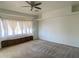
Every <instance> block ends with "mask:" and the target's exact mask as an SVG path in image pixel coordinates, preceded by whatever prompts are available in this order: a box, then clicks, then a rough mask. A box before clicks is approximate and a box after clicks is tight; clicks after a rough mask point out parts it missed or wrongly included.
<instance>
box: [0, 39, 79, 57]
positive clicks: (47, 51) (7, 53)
mask: <svg viewBox="0 0 79 59" xmlns="http://www.w3.org/2000/svg"><path fill="white" fill-rule="evenodd" d="M0 57H1V58H2V57H4V58H32V57H34V58H51V57H52V58H68V57H72V58H73V57H79V48H75V47H71V46H66V45H63V44H57V43H51V42H47V41H43V40H34V41H30V42H25V43H22V44H19V45H15V46H11V47H7V48H3V49H0Z"/></svg>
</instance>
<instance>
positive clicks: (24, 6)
mask: <svg viewBox="0 0 79 59" xmlns="http://www.w3.org/2000/svg"><path fill="white" fill-rule="evenodd" d="M21 7H31V6H21Z"/></svg>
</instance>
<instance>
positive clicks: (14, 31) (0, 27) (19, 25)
mask: <svg viewBox="0 0 79 59" xmlns="http://www.w3.org/2000/svg"><path fill="white" fill-rule="evenodd" d="M18 34H33V29H32V21H26V20H9V19H2V18H0V37H5V36H10V35H18Z"/></svg>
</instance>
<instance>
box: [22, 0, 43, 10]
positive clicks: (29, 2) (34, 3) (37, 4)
mask: <svg viewBox="0 0 79 59" xmlns="http://www.w3.org/2000/svg"><path fill="white" fill-rule="evenodd" d="M25 2H26V3H28V4H29V5H30V6H22V7H31V11H32V10H33V9H34V8H36V9H40V10H41V8H40V7H37V6H39V5H41V4H42V3H41V2H39V3H36V1H25Z"/></svg>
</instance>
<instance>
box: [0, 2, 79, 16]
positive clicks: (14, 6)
mask: <svg viewBox="0 0 79 59" xmlns="http://www.w3.org/2000/svg"><path fill="white" fill-rule="evenodd" d="M74 4H79V1H76V2H75V1H74V2H72V1H50V2H49V1H42V5H40V6H39V7H41V8H42V10H41V11H40V10H39V12H35V11H34V10H35V9H34V10H33V11H30V7H21V6H26V5H27V6H28V4H27V3H26V2H24V1H0V8H2V9H6V10H12V11H17V12H21V13H27V14H33V15H37V14H40V13H42V12H44V11H46V10H50V9H52V10H55V9H58V8H62V7H64V6H67V5H74Z"/></svg>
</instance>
